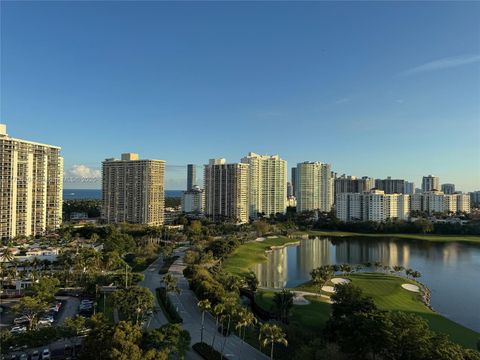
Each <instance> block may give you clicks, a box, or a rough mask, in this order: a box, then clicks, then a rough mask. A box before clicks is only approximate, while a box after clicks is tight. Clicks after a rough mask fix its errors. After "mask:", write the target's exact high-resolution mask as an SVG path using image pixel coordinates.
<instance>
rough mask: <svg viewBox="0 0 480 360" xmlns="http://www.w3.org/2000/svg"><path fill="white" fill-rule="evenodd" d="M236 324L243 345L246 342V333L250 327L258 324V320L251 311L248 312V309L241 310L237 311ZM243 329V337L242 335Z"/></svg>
mask: <svg viewBox="0 0 480 360" xmlns="http://www.w3.org/2000/svg"><path fill="white" fill-rule="evenodd" d="M236 320H237V321H236V324H235V330H238V336H239V337H240V339H242V343H243V342H244V341H245V332H246V329H247V327H248V326H250V325H253V324H255V323H256V322H257V318H256V317H255V315H253V313H252V312H251V311H248V310H247V309H246V308H241V309H240V310H238V311H237V314H236ZM242 329H243V335H242Z"/></svg>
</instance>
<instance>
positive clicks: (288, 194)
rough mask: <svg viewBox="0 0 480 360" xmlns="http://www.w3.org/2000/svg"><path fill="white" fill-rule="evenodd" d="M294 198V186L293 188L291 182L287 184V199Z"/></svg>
mask: <svg viewBox="0 0 480 360" xmlns="http://www.w3.org/2000/svg"><path fill="white" fill-rule="evenodd" d="M292 196H293V186H292V183H291V182H290V181H289V182H287V199H288V198H289V197H292Z"/></svg>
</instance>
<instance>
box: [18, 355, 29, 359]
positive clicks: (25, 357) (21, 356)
mask: <svg viewBox="0 0 480 360" xmlns="http://www.w3.org/2000/svg"><path fill="white" fill-rule="evenodd" d="M19 359H20V360H28V355H27V354H25V353H23V354H21V355H20V358H19Z"/></svg>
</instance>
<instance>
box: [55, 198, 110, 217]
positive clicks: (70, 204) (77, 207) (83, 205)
mask: <svg viewBox="0 0 480 360" xmlns="http://www.w3.org/2000/svg"><path fill="white" fill-rule="evenodd" d="M101 206H102V201H101V200H94V199H87V200H65V201H64V202H63V220H66V221H69V220H70V219H71V215H72V213H75V212H84V213H86V214H87V215H88V217H89V218H98V217H100V212H101Z"/></svg>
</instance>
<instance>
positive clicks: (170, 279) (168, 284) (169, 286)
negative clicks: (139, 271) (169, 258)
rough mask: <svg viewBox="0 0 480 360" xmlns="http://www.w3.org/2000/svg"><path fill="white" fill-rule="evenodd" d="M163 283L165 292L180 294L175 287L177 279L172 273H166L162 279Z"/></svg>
mask: <svg viewBox="0 0 480 360" xmlns="http://www.w3.org/2000/svg"><path fill="white" fill-rule="evenodd" d="M163 283H164V284H165V289H166V290H167V292H175V293H177V294H179V293H180V289H179V288H178V286H177V278H176V277H175V276H174V275H173V274H172V273H170V272H169V273H166V274H165V275H164V277H163Z"/></svg>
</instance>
